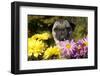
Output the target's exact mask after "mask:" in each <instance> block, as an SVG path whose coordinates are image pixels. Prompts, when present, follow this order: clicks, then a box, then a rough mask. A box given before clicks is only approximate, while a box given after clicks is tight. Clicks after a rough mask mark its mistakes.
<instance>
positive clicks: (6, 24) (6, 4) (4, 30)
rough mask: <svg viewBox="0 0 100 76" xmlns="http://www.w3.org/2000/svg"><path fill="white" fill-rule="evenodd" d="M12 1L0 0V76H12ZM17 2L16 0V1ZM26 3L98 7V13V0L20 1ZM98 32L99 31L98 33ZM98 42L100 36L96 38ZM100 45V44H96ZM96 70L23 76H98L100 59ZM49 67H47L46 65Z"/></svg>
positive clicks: (99, 4)
mask: <svg viewBox="0 0 100 76" xmlns="http://www.w3.org/2000/svg"><path fill="white" fill-rule="evenodd" d="M13 1H14V0H0V35H1V36H0V76H14V75H13V74H11V73H10V58H11V54H10V53H11V5H10V4H11V2H13ZM16 1H17V0H16ZM21 1H28V2H44V3H58V4H74V5H90V6H98V13H100V0H21ZM99 20H100V14H99V15H98V28H100V26H99V25H100V22H99ZM98 30H99V29H98ZM98 32H100V30H99V31H98ZM98 37H99V38H98V42H100V34H99V36H98ZM98 45H100V43H99V44H98ZM99 50H100V48H98V54H99V56H98V58H100V51H99ZM98 60H99V61H98V65H99V68H98V70H84V71H67V72H66V71H65V72H53V73H40V74H26V75H25V74H24V75H25V76H33V75H34V76H55V75H56V76H74V75H75V76H76V75H77V76H87V75H88V76H94V75H95V76H99V75H100V59H98ZM48 66H49V65H48ZM21 76H23V75H21Z"/></svg>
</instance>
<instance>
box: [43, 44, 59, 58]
mask: <svg viewBox="0 0 100 76" xmlns="http://www.w3.org/2000/svg"><path fill="white" fill-rule="evenodd" d="M52 56H57V58H60V49H59V48H58V47H56V46H54V47H49V48H47V50H46V51H45V52H44V56H43V58H44V59H48V58H50V57H52Z"/></svg>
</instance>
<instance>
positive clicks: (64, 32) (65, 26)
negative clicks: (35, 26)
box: [52, 19, 74, 44]
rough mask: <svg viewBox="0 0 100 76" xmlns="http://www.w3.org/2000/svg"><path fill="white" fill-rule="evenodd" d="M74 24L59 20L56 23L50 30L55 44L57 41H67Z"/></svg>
mask: <svg viewBox="0 0 100 76" xmlns="http://www.w3.org/2000/svg"><path fill="white" fill-rule="evenodd" d="M73 25H74V24H72V23H69V22H68V21H67V20H63V19H60V20H58V21H56V22H55V23H54V25H53V28H52V35H53V38H54V41H55V43H56V44H57V43H59V41H65V40H69V39H70V38H71V34H72V31H73V27H72V26H73Z"/></svg>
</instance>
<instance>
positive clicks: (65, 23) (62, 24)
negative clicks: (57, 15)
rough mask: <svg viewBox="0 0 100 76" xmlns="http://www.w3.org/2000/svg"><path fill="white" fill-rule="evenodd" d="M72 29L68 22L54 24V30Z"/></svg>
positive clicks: (62, 21) (60, 21)
mask: <svg viewBox="0 0 100 76" xmlns="http://www.w3.org/2000/svg"><path fill="white" fill-rule="evenodd" d="M65 27H70V24H69V22H68V21H67V20H58V21H56V22H55V23H54V28H65Z"/></svg>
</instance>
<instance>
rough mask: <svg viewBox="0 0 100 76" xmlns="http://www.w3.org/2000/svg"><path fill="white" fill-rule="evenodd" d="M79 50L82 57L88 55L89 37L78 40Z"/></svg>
mask: <svg viewBox="0 0 100 76" xmlns="http://www.w3.org/2000/svg"><path fill="white" fill-rule="evenodd" d="M77 51H78V52H79V55H80V57H82V58H84V57H87V53H88V40H87V37H86V38H83V39H82V40H79V41H78V42H77Z"/></svg>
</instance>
